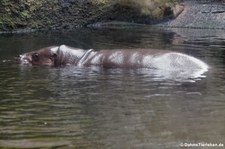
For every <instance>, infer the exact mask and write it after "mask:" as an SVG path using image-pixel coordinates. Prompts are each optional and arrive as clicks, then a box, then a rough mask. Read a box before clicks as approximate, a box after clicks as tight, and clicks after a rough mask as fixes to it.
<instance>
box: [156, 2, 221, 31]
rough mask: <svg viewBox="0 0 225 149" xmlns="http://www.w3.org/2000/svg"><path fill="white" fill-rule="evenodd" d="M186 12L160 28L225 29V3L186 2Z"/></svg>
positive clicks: (164, 23)
mask: <svg viewBox="0 0 225 149" xmlns="http://www.w3.org/2000/svg"><path fill="white" fill-rule="evenodd" d="M183 4H184V6H185V9H184V11H183V12H182V13H181V14H180V15H179V16H178V17H177V18H176V19H174V20H169V21H167V22H163V23H161V24H158V26H166V27H179V28H180V27H181V28H204V29H225V3H224V1H219V0H218V1H216V0H199V1H197V0H196V1H194V0H186V1H184V2H183Z"/></svg>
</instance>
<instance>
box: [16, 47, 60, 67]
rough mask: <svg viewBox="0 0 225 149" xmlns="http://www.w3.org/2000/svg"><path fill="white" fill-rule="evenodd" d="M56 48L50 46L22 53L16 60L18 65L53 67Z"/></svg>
mask: <svg viewBox="0 0 225 149" xmlns="http://www.w3.org/2000/svg"><path fill="white" fill-rule="evenodd" d="M57 48H58V47H57V46H52V47H46V48H42V49H40V50H36V51H32V52H28V53H24V54H21V55H19V56H17V58H16V60H17V62H18V63H20V64H27V65H47V66H53V65H54V63H55V58H56V57H57V54H56V51H57ZM52 49H55V51H54V50H52Z"/></svg>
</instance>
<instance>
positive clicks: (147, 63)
mask: <svg viewBox="0 0 225 149" xmlns="http://www.w3.org/2000/svg"><path fill="white" fill-rule="evenodd" d="M17 61H18V62H19V63H20V64H28V65H48V66H56V67H58V66H65V65H75V66H80V67H84V66H97V67H102V68H130V69H135V68H149V69H161V70H177V71H181V72H182V71H187V70H188V71H189V70H192V71H195V70H196V71H201V72H202V73H203V72H206V71H207V70H208V68H209V67H208V65H207V64H206V63H204V62H203V61H201V60H199V59H197V58H195V57H193V56H189V55H187V54H183V53H179V52H174V51H169V50H156V49H113V50H93V49H89V50H84V49H79V48H73V47H69V46H66V45H61V46H50V47H45V48H42V49H39V50H36V51H32V52H28V53H24V54H21V55H19V56H18V57H17Z"/></svg>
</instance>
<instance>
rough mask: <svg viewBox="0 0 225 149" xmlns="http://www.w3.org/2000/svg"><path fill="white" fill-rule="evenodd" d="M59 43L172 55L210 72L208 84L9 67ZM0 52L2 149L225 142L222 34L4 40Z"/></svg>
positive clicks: (148, 74) (118, 72)
mask: <svg viewBox="0 0 225 149" xmlns="http://www.w3.org/2000/svg"><path fill="white" fill-rule="evenodd" d="M60 44H67V45H70V46H73V47H79V48H85V49H87V48H94V49H103V48H107V49H111V48H160V49H171V50H174V51H179V52H184V53H187V54H190V55H193V56H195V57H198V58H200V59H202V60H203V61H205V62H206V63H208V64H209V65H210V67H211V68H210V70H209V72H207V73H206V74H205V76H206V77H205V78H198V79H195V80H173V79H167V78H163V77H161V76H158V75H155V73H154V72H152V71H143V70H142V71H139V70H126V69H123V70H122V69H108V70H104V69H97V68H76V67H73V66H67V67H64V68H51V67H37V66H33V67H31V66H20V65H17V64H15V63H14V62H13V61H12V60H13V57H14V56H16V55H17V54H19V53H23V52H26V51H30V50H33V49H38V48H41V47H45V46H49V45H60ZM0 52H1V54H0V148H13V147H14V148H60V149H67V148H71V149H73V148H87V149H92V148H104V149H105V148H110V149H131V148H135V149H136V148H138V149H139V148H141V149H145V148H146V149H150V148H156V149H164V148H169V149H170V148H171V149H173V148H181V146H182V145H181V143H184V144H185V143H202V142H204V143H214V144H218V145H221V144H224V143H225V125H224V124H225V116H224V115H225V65H224V64H225V31H223V30H191V29H173V31H172V30H162V29H154V28H153V29H151V28H132V29H103V30H92V29H79V30H77V31H71V32H48V33H44V32H43V33H30V34H19V35H3V34H2V35H0ZM219 143H221V144H219ZM186 145H188V144H186ZM224 145H225V144H224ZM199 148H201V147H199ZM204 148H210V147H204ZM221 148H223V147H221Z"/></svg>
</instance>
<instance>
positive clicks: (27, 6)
mask: <svg viewBox="0 0 225 149" xmlns="http://www.w3.org/2000/svg"><path fill="white" fill-rule="evenodd" d="M174 4H175V0H85V1H84V0H70V1H60V0H55V1H52V0H1V1H0V7H1V9H0V30H14V29H18V28H19V29H20V28H25V29H27V28H28V29H29V28H31V29H32V28H34V29H40V28H44V29H46V28H73V27H74V26H82V25H85V24H87V23H90V22H91V23H92V22H95V21H101V20H104V19H108V18H115V19H116V17H117V16H118V14H120V13H126V17H127V18H128V17H129V14H132V13H133V14H134V13H135V14H137V13H139V14H138V15H137V16H136V17H139V16H140V15H145V16H151V17H154V18H158V19H161V18H163V16H164V13H165V10H166V9H168V8H171V7H173V5H174ZM117 8H119V9H117ZM124 10H128V11H124ZM129 11H132V13H129ZM124 16H125V15H124ZM102 17H103V19H102ZM135 19H136V18H132V20H135ZM125 21H129V19H125Z"/></svg>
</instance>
